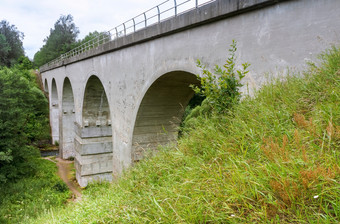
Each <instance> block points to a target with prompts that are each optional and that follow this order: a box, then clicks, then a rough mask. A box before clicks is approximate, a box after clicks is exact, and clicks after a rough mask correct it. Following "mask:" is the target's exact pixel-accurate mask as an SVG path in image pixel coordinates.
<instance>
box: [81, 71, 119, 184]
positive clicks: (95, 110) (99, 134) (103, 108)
mask: <svg viewBox="0 0 340 224" xmlns="http://www.w3.org/2000/svg"><path fill="white" fill-rule="evenodd" d="M75 129H76V135H75V167H76V178H77V180H78V183H79V185H80V186H82V187H85V186H86V185H87V184H88V183H89V182H91V181H93V180H108V181H112V170H113V166H112V127H111V115H110V107H109V102H108V98H107V95H106V92H105V89H104V86H103V84H102V82H101V81H100V80H99V78H98V77H97V76H94V75H93V76H91V77H90V78H89V80H88V81H87V84H86V87H85V93H84V101H83V111H82V122H81V124H76V126H75Z"/></svg>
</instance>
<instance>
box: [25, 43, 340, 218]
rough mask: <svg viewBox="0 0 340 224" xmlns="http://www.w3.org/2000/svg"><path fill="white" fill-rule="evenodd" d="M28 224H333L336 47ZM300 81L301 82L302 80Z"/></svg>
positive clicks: (338, 129)
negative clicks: (319, 62)
mask: <svg viewBox="0 0 340 224" xmlns="http://www.w3.org/2000/svg"><path fill="white" fill-rule="evenodd" d="M322 60H323V61H322V65H321V66H320V67H315V66H312V67H311V68H310V70H309V71H307V72H305V74H304V75H300V77H299V78H297V77H295V76H292V75H291V76H287V77H286V78H285V79H284V80H281V81H280V82H279V81H277V82H274V83H272V84H268V85H266V86H264V87H263V88H262V89H261V91H259V92H258V93H257V95H256V96H255V97H254V98H253V99H250V98H247V99H244V100H243V101H242V102H241V103H240V104H239V105H236V106H235V107H234V109H233V112H230V113H229V114H224V115H211V116H209V117H198V118H196V120H195V121H194V122H191V124H195V126H194V128H187V130H185V131H184V133H183V137H182V138H181V139H180V140H179V142H178V145H177V146H173V147H169V148H164V149H162V150H161V151H160V152H159V153H158V155H157V156H154V157H152V158H148V159H145V160H144V161H142V162H140V163H138V164H136V165H135V166H134V167H133V168H131V169H129V170H127V171H126V173H124V175H122V177H121V178H120V179H119V180H117V181H116V182H115V183H112V184H109V183H106V184H95V185H91V186H89V187H88V188H87V189H86V191H85V192H84V196H83V200H82V201H81V202H79V203H77V204H71V205H69V206H68V207H66V208H65V209H61V210H52V211H51V212H50V213H48V214H46V215H45V216H43V217H41V218H40V219H38V220H31V221H32V222H33V223H254V222H257V223H264V222H274V223H339V222H340V160H339V158H340V148H339V146H340V105H339V98H340V49H337V48H333V49H331V50H330V51H328V52H327V54H324V55H323V56H322ZM301 76H302V77H301Z"/></svg>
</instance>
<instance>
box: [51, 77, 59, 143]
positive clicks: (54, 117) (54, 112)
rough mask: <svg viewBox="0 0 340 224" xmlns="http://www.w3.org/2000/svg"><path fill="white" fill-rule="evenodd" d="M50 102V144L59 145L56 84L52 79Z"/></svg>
mask: <svg viewBox="0 0 340 224" xmlns="http://www.w3.org/2000/svg"><path fill="white" fill-rule="evenodd" d="M50 102H51V105H50V107H51V110H50V111H51V112H50V124H51V132H52V144H59V97H58V89H57V84H56V81H55V79H54V78H53V79H52V86H51V100H50Z"/></svg>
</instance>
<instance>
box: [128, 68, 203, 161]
mask: <svg viewBox="0 0 340 224" xmlns="http://www.w3.org/2000/svg"><path fill="white" fill-rule="evenodd" d="M191 84H197V85H198V84H199V81H198V80H197V77H196V76H195V75H193V74H191V73H188V72H184V71H175V72H170V73H167V74H165V75H163V76H161V77H160V78H158V79H157V80H156V81H155V82H154V83H153V84H152V85H151V86H150V88H149V89H148V90H147V92H146V94H145V95H144V97H143V100H142V102H141V104H140V106H139V109H138V113H137V117H136V121H135V126H134V131H133V137H132V150H131V153H132V155H131V158H132V161H133V162H136V161H139V160H140V159H142V158H143V155H144V152H145V151H146V150H148V149H151V150H155V149H156V148H157V146H159V145H166V144H169V143H171V142H174V141H176V140H177V137H178V129H179V125H180V123H181V121H182V116H183V114H184V110H185V108H186V106H187V105H188V103H189V101H190V99H191V98H192V97H193V95H194V91H193V90H192V88H191V87H190V85H191Z"/></svg>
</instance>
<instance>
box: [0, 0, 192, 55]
mask: <svg viewBox="0 0 340 224" xmlns="http://www.w3.org/2000/svg"><path fill="white" fill-rule="evenodd" d="M164 1H165V0H119V1H118V0H0V20H7V21H8V22H9V23H10V24H11V25H15V26H16V27H17V29H18V30H19V31H21V32H23V33H24V35H25V37H24V40H23V44H24V49H25V54H26V56H28V57H29V58H30V59H33V57H34V54H35V53H36V52H37V51H38V50H39V49H40V48H41V47H42V46H43V44H44V42H43V40H44V39H45V38H46V37H47V36H48V35H49V33H50V29H51V28H53V27H54V23H55V22H56V21H57V20H58V19H59V17H60V16H61V15H68V14H71V15H72V16H73V21H74V23H75V25H76V26H77V27H78V28H79V31H80V33H79V35H78V39H79V38H80V39H81V38H83V37H85V36H86V35H87V34H88V33H89V32H93V31H95V30H96V31H99V32H101V31H108V30H110V29H112V28H113V27H116V26H118V25H120V24H121V23H123V22H125V21H127V20H129V19H131V18H132V17H134V16H136V15H139V14H140V13H142V12H144V11H146V10H148V9H150V8H152V7H154V6H156V5H158V4H160V3H162V2H164ZM179 1H180V0H179ZM170 2H171V3H172V2H173V1H169V2H168V3H170ZM193 2H194V1H193Z"/></svg>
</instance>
